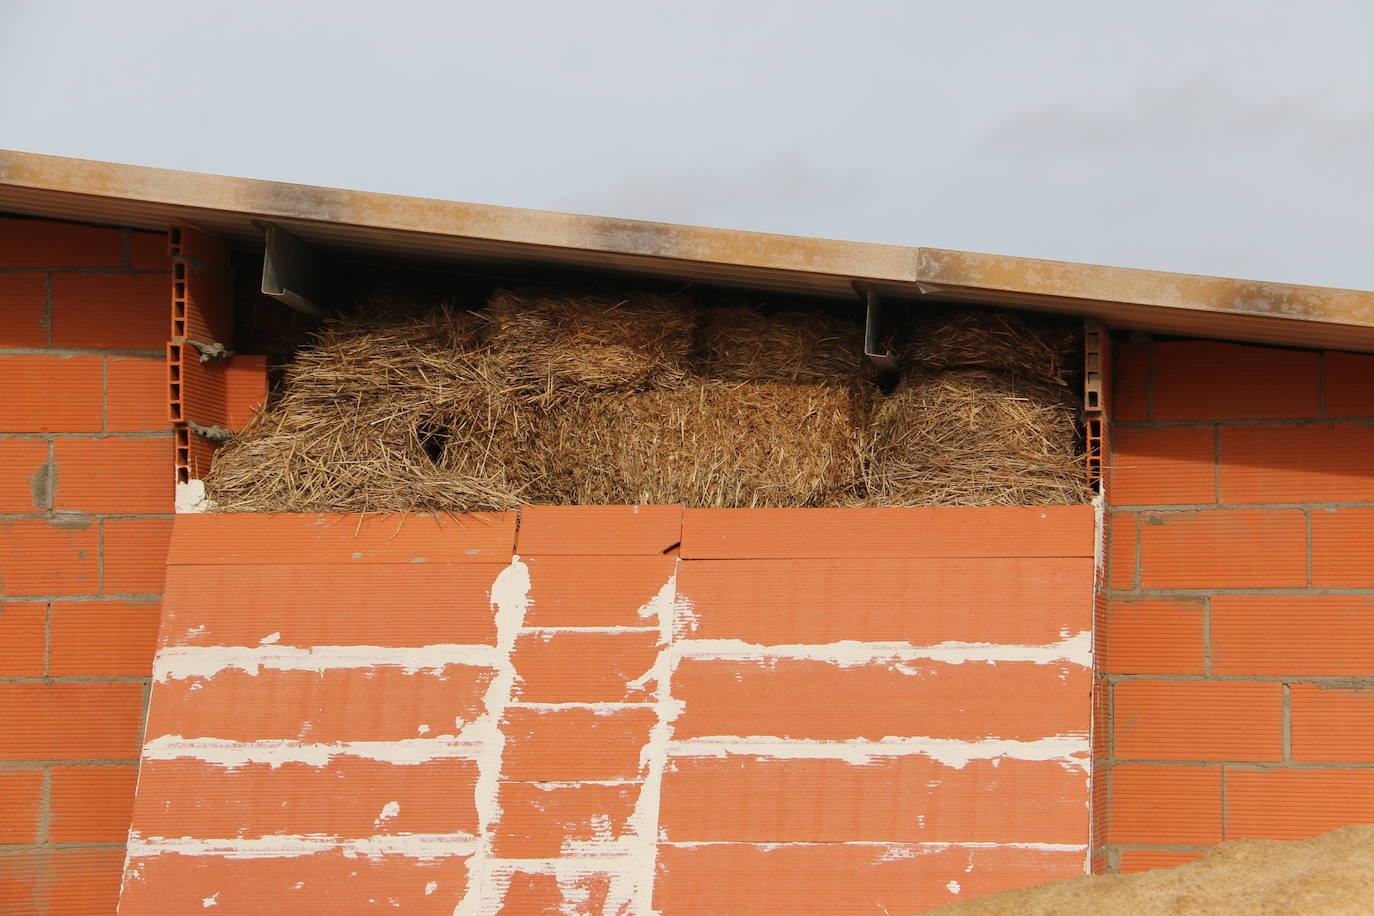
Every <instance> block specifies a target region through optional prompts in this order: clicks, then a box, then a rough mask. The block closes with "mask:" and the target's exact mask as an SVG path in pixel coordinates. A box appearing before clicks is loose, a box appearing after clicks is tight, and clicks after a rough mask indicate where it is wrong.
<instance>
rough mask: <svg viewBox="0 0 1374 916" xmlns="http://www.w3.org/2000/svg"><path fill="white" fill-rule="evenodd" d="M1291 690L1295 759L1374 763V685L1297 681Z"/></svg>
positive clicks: (1318, 761) (1313, 761) (1316, 761)
mask: <svg viewBox="0 0 1374 916" xmlns="http://www.w3.org/2000/svg"><path fill="white" fill-rule="evenodd" d="M1365 673H1366V674H1368V673H1369V672H1368V669H1366V671H1365ZM1291 690H1292V698H1291V701H1290V702H1291V707H1292V722H1293V724H1292V730H1293V759H1294V760H1297V761H1300V762H1303V763H1374V688H1371V687H1357V688H1339V687H1323V686H1317V685H1314V684H1294V685H1293V686H1292V688H1291ZM1352 823H1353V822H1352Z"/></svg>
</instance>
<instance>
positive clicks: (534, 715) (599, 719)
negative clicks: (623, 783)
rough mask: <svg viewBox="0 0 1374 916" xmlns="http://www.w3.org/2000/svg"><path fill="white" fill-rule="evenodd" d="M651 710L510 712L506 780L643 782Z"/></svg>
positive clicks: (506, 725)
mask: <svg viewBox="0 0 1374 916" xmlns="http://www.w3.org/2000/svg"><path fill="white" fill-rule="evenodd" d="M656 721H657V716H656V714H655V713H654V711H653V710H652V709H645V708H629V709H617V710H603V709H595V710H594V709H515V708H512V709H507V710H506V714H505V716H504V718H503V719H502V722H501V731H502V732H503V733H504V734H505V736H506V746H505V751H504V753H503V755H502V758H501V760H502V762H501V775H502V777H503V778H505V779H508V780H511V781H513V782H576V781H580V780H596V781H610V780H627V779H638V778H640V775H641V774H640V772H639V759H640V750H641V748H643V747H644V744H645V742H647V741H648V738H649V729H650V728H651V727H652V726H653V724H654V722H656Z"/></svg>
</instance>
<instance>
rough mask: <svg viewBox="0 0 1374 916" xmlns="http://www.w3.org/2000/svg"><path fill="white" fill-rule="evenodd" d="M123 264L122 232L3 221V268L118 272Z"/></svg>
mask: <svg viewBox="0 0 1374 916" xmlns="http://www.w3.org/2000/svg"><path fill="white" fill-rule="evenodd" d="M123 263H124V236H123V233H122V232H121V231H120V230H118V229H105V228H97V227H95V226H79V225H77V224H75V223H61V222H57V221H55V220H45V219H15V218H7V217H0V268H5V269H8V268H16V267H17V268H50V267H62V268H67V269H73V268H96V267H111V268H117V267H120V266H122V265H123Z"/></svg>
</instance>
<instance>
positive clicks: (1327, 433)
mask: <svg viewBox="0 0 1374 916" xmlns="http://www.w3.org/2000/svg"><path fill="white" fill-rule="evenodd" d="M1371 384H1374V379H1371ZM1221 455H1222V464H1221V500H1222V502H1226V503H1301V502H1374V460H1371V458H1370V456H1371V455H1374V426H1364V425H1360V424H1355V423H1331V424H1321V425H1307V426H1223V427H1222V429H1221Z"/></svg>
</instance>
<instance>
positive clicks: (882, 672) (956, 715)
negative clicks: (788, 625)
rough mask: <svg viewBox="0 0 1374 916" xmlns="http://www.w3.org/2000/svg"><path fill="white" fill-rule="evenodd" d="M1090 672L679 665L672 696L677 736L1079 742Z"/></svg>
mask: <svg viewBox="0 0 1374 916" xmlns="http://www.w3.org/2000/svg"><path fill="white" fill-rule="evenodd" d="M1091 685H1092V672H1091V671H1090V670H1088V669H1087V668H1082V667H1079V666H1077V665H1063V664H1044V665H1037V664H1033V663H1030V662H998V663H996V664H991V663H987V662H965V663H963V664H948V663H944V662H926V661H913V662H907V663H901V664H900V666H898V665H894V664H891V663H889V661H888V660H886V659H882V660H879V661H876V662H873V663H870V664H856V665H853V666H851V667H843V668H842V667H839V666H838V665H834V664H831V663H829V662H822V661H810V660H797V659H767V660H747V659H746V660H737V659H720V660H714V659H713V660H705V659H690V658H689V659H684V660H683V661H682V662H681V663H680V664H679V665H678V668H677V671H676V673H675V675H674V677H673V696H674V697H676V698H678V699H680V700H682V701H683V702H684V703H685V704H686V711H685V712H684V713H683V714H682V715H681V716H680V717H679V718H678V719H677V721H676V723H675V732H674V733H675V735H676V736H677V737H679V738H694V737H705V736H718V735H733V736H773V737H780V738H806V739H814V740H820V741H843V740H848V739H852V738H864V739H869V740H880V739H882V738H884V737H888V736H897V737H930V738H955V739H959V740H963V741H976V740H978V739H981V738H1011V739H1018V740H1026V741H1031V740H1035V739H1037V738H1044V737H1046V736H1049V735H1071V734H1081V735H1083V736H1084V737H1085V738H1086V737H1087V733H1088V728H1089V720H1090V716H1091V708H1090V706H1089V694H1090V691H1091Z"/></svg>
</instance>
